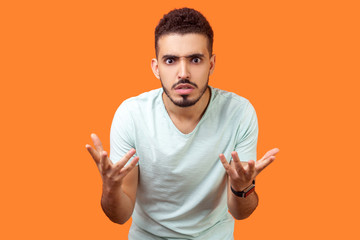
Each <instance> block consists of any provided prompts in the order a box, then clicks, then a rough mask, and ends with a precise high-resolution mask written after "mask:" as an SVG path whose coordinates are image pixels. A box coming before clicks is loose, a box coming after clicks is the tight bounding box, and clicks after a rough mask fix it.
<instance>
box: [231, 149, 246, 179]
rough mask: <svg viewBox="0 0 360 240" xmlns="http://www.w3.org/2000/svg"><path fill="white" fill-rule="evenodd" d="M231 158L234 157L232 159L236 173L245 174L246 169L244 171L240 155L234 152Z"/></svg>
mask: <svg viewBox="0 0 360 240" xmlns="http://www.w3.org/2000/svg"><path fill="white" fill-rule="evenodd" d="M231 156H232V159H233V161H234V165H235V169H236V172H237V173H238V174H239V175H243V174H245V169H244V167H243V165H242V164H241V162H240V158H239V155H238V153H237V152H235V151H234V152H232V153H231Z"/></svg>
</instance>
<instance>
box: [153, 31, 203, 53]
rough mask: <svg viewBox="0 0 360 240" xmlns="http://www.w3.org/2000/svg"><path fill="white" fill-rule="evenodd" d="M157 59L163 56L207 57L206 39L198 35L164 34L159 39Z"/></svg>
mask: <svg viewBox="0 0 360 240" xmlns="http://www.w3.org/2000/svg"><path fill="white" fill-rule="evenodd" d="M158 47H159V57H161V56H163V55H174V56H187V55H191V54H195V53H199V54H203V55H205V56H208V55H209V51H208V39H207V37H206V36H204V35H202V34H198V33H187V34H177V33H172V34H166V35H163V36H161V37H160V38H159V40H158Z"/></svg>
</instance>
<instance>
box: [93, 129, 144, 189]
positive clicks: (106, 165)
mask: <svg viewBox="0 0 360 240" xmlns="http://www.w3.org/2000/svg"><path fill="white" fill-rule="evenodd" d="M91 138H92V141H93V143H94V146H95V149H94V148H93V147H92V146H91V145H86V149H87V150H88V151H89V153H90V155H91V156H92V158H93V159H94V161H95V163H96V165H97V167H98V169H99V172H100V174H101V178H102V181H103V186H104V187H106V188H107V189H114V188H115V189H116V188H120V187H121V183H122V179H123V178H124V177H125V176H126V175H127V174H128V173H129V172H130V171H131V170H132V169H133V168H134V167H135V166H136V163H137V162H138V161H139V157H135V158H134V159H133V160H132V161H131V163H130V164H128V166H126V167H124V166H125V164H126V163H127V162H128V161H129V159H130V158H131V157H132V156H133V155H134V154H135V149H131V150H130V151H129V152H128V153H127V154H126V155H125V156H124V157H123V158H122V159H121V160H120V161H118V162H117V163H116V164H113V163H112V162H111V160H110V159H109V158H108V156H107V153H106V152H105V151H104V149H103V146H102V143H101V141H100V139H99V138H98V136H96V135H95V134H91Z"/></svg>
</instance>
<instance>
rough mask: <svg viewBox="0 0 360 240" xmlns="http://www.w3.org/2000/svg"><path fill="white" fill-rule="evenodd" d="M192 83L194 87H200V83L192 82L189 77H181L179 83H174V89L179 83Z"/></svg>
mask: <svg viewBox="0 0 360 240" xmlns="http://www.w3.org/2000/svg"><path fill="white" fill-rule="evenodd" d="M185 83H186V84H190V85H193V86H194V87H196V88H197V87H198V85H197V84H196V83H193V82H190V81H189V80H188V79H180V80H179V81H178V82H177V83H175V84H174V85H172V87H171V88H172V89H174V88H175V87H176V86H177V85H179V84H185Z"/></svg>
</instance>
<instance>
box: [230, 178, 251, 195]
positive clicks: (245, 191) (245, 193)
mask: <svg viewBox="0 0 360 240" xmlns="http://www.w3.org/2000/svg"><path fill="white" fill-rule="evenodd" d="M230 189H231V191H232V193H233V194H234V195H236V196H237V197H242V198H246V197H247V196H248V195H249V194H251V193H252V192H254V191H255V180H253V181H252V183H251V184H250V185H249V186H247V187H246V188H245V189H243V190H241V191H237V190H236V189H234V188H233V187H232V186H231V185H230Z"/></svg>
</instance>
